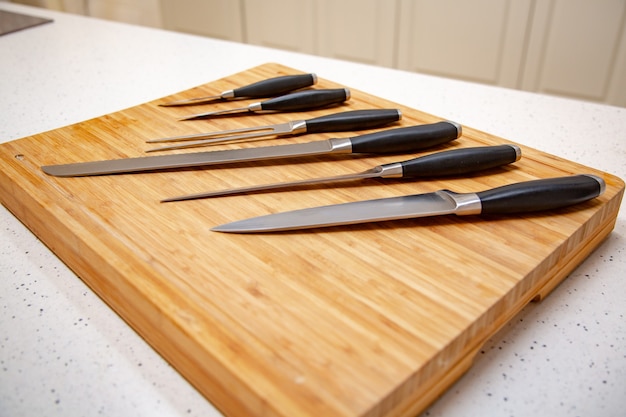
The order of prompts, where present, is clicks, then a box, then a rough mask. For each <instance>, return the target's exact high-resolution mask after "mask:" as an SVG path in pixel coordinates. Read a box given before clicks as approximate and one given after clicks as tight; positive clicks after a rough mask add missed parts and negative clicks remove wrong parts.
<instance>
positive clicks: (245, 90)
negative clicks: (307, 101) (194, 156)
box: [159, 74, 317, 107]
mask: <svg viewBox="0 0 626 417" xmlns="http://www.w3.org/2000/svg"><path fill="white" fill-rule="evenodd" d="M315 83H317V76H316V75H315V74H301V75H285V76H282V77H274V78H269V79H267V80H262V81H258V82H256V83H253V84H249V85H246V86H243V87H239V88H235V89H234V90H227V91H224V92H222V93H221V94H219V95H217V96H208V97H195V98H191V99H187V100H178V101H171V102H169V103H163V104H159V106H163V107H172V106H189V105H194V104H205V103H210V102H212V101H217V100H232V99H236V98H262V97H273V96H278V95H281V94H284V93H287V92H289V91H294V90H299V89H301V88H304V87H309V86H312V85H313V84H315Z"/></svg>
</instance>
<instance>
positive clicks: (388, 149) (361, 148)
mask: <svg viewBox="0 0 626 417" xmlns="http://www.w3.org/2000/svg"><path fill="white" fill-rule="evenodd" d="M459 136H461V126H460V125H459V124H457V123H454V122H437V123H432V124H426V125H419V126H411V127H401V128H397V129H389V130H383V131H380V132H375V133H368V134H365V135H361V136H356V137H353V138H332V139H327V140H321V141H314V142H307V143H298V144H289V145H277V146H263V147H255V148H243V149H232V150H224V151H213V152H194V153H183V154H173V155H158V156H143V157H139V158H125V159H110V160H104V161H92V162H79V163H74V164H62V165H47V166H42V167H41V169H42V170H43V171H44V172H45V173H46V174H49V175H55V176H57V177H79V176H88V175H106V174H122V173H132V172H141V171H155V170H163V169H173V168H188V167H201V166H207V165H216V164H227V163H233V162H244V161H261V160H267V159H279V158H290V157H299V156H313V155H328V154H350V153H383V154H384V153H403V152H413V151H418V150H421V149H425V148H429V147H432V146H436V145H441V144H443V143H446V142H450V141H452V140H454V139H456V138H458V137H459Z"/></svg>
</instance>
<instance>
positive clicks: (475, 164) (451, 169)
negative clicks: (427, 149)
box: [400, 145, 522, 177]
mask: <svg viewBox="0 0 626 417" xmlns="http://www.w3.org/2000/svg"><path fill="white" fill-rule="evenodd" d="M521 152H522V151H521V150H520V148H519V147H517V146H515V145H498V146H479V147H476V148H462V149H453V150H451V151H443V152H437V153H434V154H431V155H426V156H422V157H419V158H415V159H411V160H409V161H404V162H401V163H400V164H401V165H402V176H403V177H429V176H445V175H461V174H468V173H471V172H477V171H482V170H485V169H489V168H495V167H498V166H502V165H506V164H510V163H512V162H515V161H517V160H519V158H520V157H521V155H522V153H521Z"/></svg>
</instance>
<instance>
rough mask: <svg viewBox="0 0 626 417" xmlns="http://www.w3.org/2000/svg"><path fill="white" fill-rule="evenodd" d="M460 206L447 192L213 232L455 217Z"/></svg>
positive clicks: (293, 214)
mask: <svg viewBox="0 0 626 417" xmlns="http://www.w3.org/2000/svg"><path fill="white" fill-rule="evenodd" d="M456 206H457V203H456V201H455V200H454V199H453V198H452V197H451V196H450V195H449V194H448V193H447V192H445V191H444V192H442V191H437V192H434V193H428V194H419V195H410V196H402V197H393V198H382V199H377V200H368V201H358V202H354V203H345V204H336V205H331V206H323V207H314V208H308V209H303V210H295V211H288V212H284V213H277V214H270V215H267V216H260V217H254V218H251V219H246V220H240V221H236V222H233V223H228V224H224V225H221V226H217V227H214V228H213V229H211V230H213V231H216V232H227V233H255V232H275V231H283V230H295V229H308V228H314V227H328V226H338V225H347V224H357V223H366V222H374V221H383V220H398V219H408V218H414V217H427V216H435V215H443V214H452V213H454V212H455V210H456Z"/></svg>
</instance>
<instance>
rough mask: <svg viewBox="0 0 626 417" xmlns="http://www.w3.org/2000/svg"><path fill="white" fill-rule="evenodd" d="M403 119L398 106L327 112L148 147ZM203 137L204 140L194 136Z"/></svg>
mask: <svg viewBox="0 0 626 417" xmlns="http://www.w3.org/2000/svg"><path fill="white" fill-rule="evenodd" d="M400 119H402V113H401V112H400V110H398V109H370V110H352V111H345V112H340V113H333V114H327V115H325V116H320V117H315V118H313V119H308V120H292V121H290V122H286V123H279V124H274V125H266V126H255V127H245V128H243V129H233V130H222V131H220V132H208V133H197V134H195V135H185V136H175V137H171V138H162V139H151V140H148V141H146V142H148V143H161V142H184V143H182V144H175V145H168V146H162V147H160V148H153V149H148V150H147V151H146V152H156V151H165V150H171V149H182V148H191V147H196V146H205V145H212V144H215V143H222V142H226V141H228V142H230V141H234V140H242V139H253V138H260V137H264V136H279V137H280V136H286V135H298V134H302V133H327V132H344V131H349V130H365V129H372V128H375V127H380V126H384V125H387V124H389V123H392V122H396V121H398V120H400ZM194 139H201V140H194Z"/></svg>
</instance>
